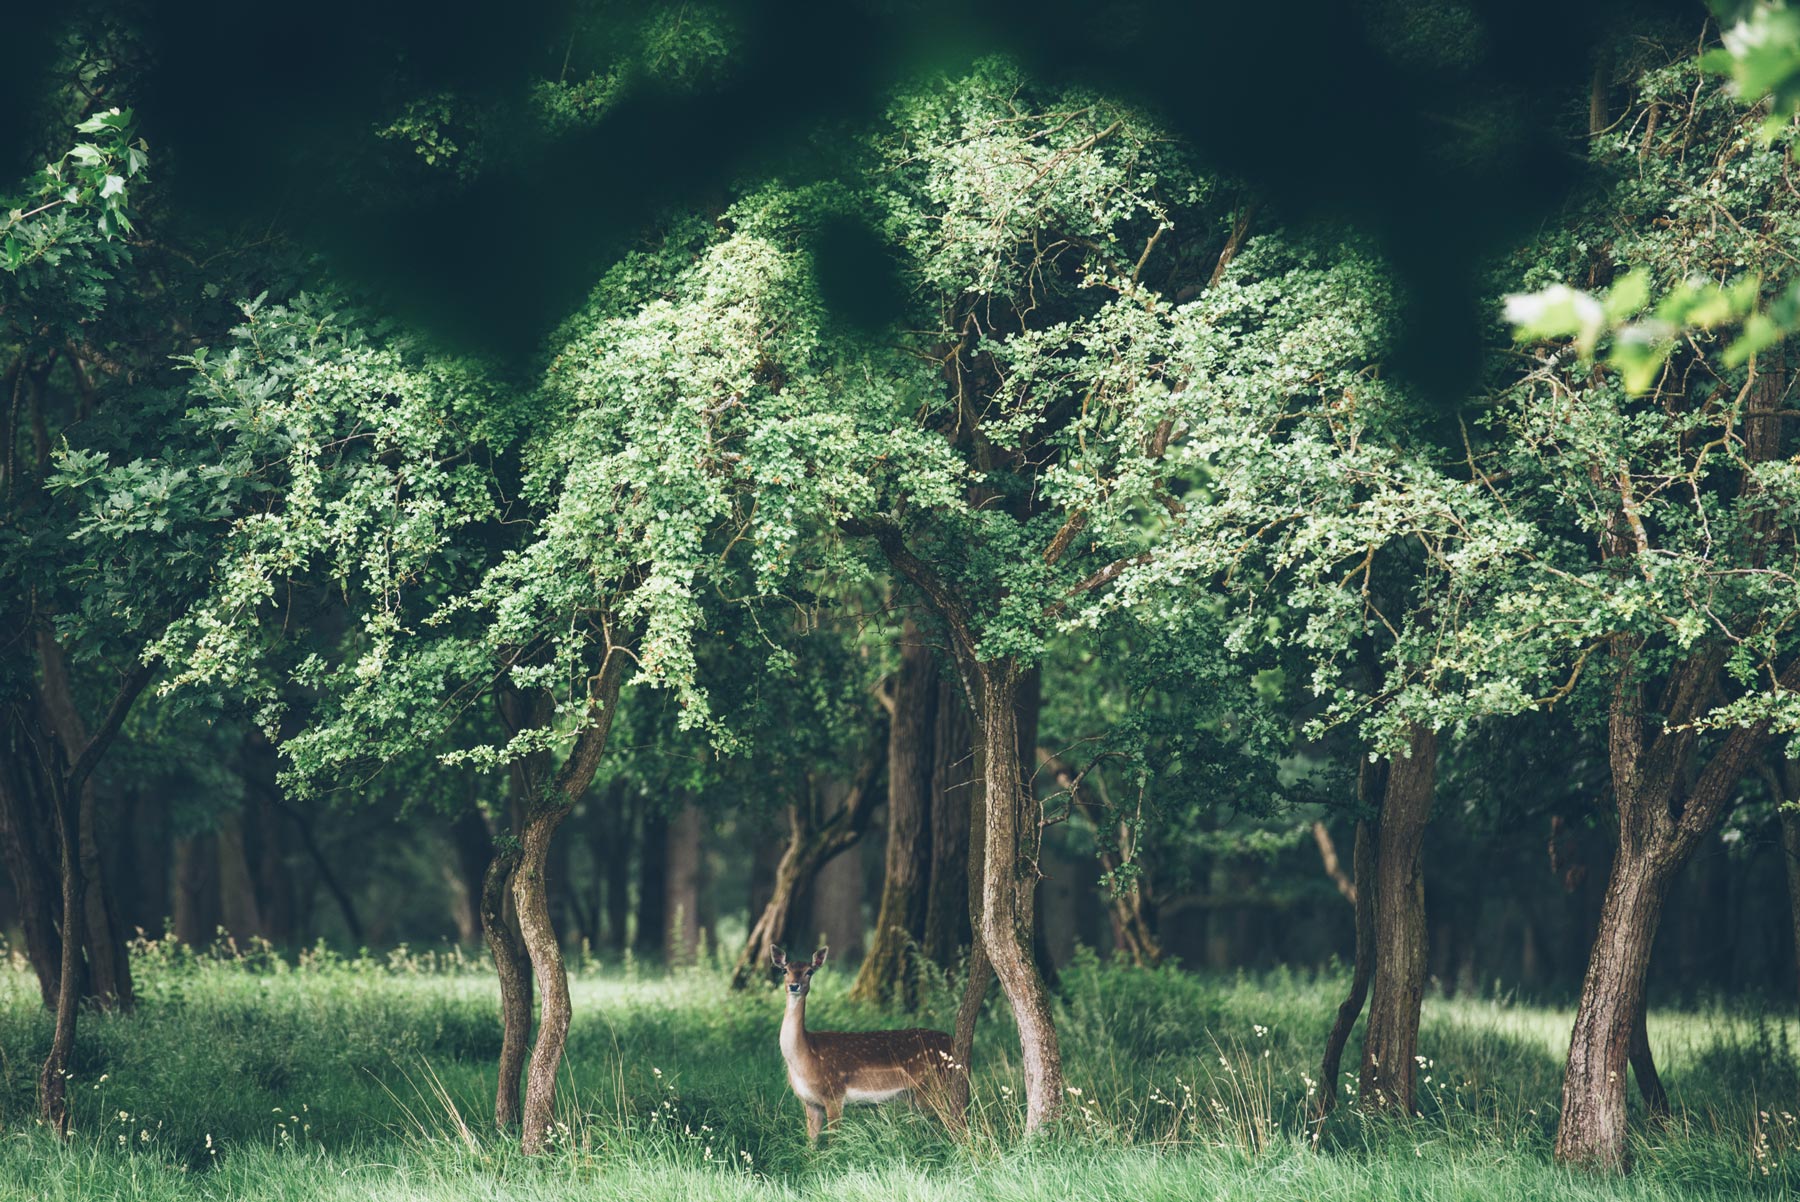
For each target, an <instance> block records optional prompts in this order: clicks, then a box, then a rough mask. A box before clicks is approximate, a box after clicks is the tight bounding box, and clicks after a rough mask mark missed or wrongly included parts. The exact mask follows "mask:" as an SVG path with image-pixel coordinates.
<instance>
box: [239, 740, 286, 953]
mask: <svg viewBox="0 0 1800 1202" xmlns="http://www.w3.org/2000/svg"><path fill="white" fill-rule="evenodd" d="M243 764H244V768H243V772H244V779H245V781H246V783H247V784H248V785H249V786H250V787H249V788H248V789H247V790H246V793H247V795H246V797H245V799H244V811H243V814H244V840H245V842H244V851H245V854H246V859H247V862H248V863H249V864H250V865H251V866H252V871H251V882H252V885H253V896H254V898H255V900H256V908H257V914H258V917H259V918H260V920H261V925H260V928H259V930H260V932H261V934H262V935H263V937H264V938H266V939H267V940H269V942H271V943H273V944H275V945H276V946H277V947H284V946H287V945H288V944H290V943H292V942H293V939H294V927H295V919H296V915H295V910H296V906H295V896H294V880H293V874H292V873H291V872H290V871H289V870H288V846H289V844H288V840H287V839H286V838H284V837H283V836H285V835H286V834H287V825H288V823H287V816H286V814H285V812H284V810H283V807H282V804H281V786H280V783H279V782H278V780H277V771H278V768H279V766H280V765H279V760H278V758H277V754H276V750H275V747H274V745H273V744H271V743H270V742H269V740H268V738H267V737H266V736H264V734H263V732H262V731H260V730H255V729H254V728H253V729H252V731H251V733H250V734H249V735H247V736H246V737H245V740H244V748H243Z"/></svg>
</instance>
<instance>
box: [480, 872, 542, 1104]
mask: <svg viewBox="0 0 1800 1202" xmlns="http://www.w3.org/2000/svg"><path fill="white" fill-rule="evenodd" d="M518 863H519V852H518V849H517V847H510V848H508V849H505V850H496V851H495V852H494V854H493V858H492V859H490V860H489V861H488V866H487V871H486V872H484V873H483V874H482V879H481V936H482V940H483V941H484V942H485V943H486V944H487V948H488V953H489V954H490V955H491V956H493V958H494V973H495V975H496V976H498V977H499V978H500V1026H501V1034H500V1083H499V1085H498V1087H496V1089H495V1090H494V1125H495V1126H497V1127H499V1128H501V1129H502V1130H509V1129H511V1128H513V1127H516V1126H518V1125H519V1119H520V1115H521V1112H520V1109H519V1074H520V1072H521V1071H523V1070H524V1068H525V1051H526V1048H527V1047H528V1046H529V1044H530V1041H531V965H530V961H529V960H528V959H527V958H526V954H525V941H524V940H523V939H521V938H520V937H519V933H518V931H517V930H515V929H514V927H513V925H512V923H511V922H509V921H508V919H507V913H506V899H507V896H508V891H509V890H510V888H511V885H512V875H513V870H514V868H515V867H517V865H518Z"/></svg>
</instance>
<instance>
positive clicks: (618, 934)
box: [594, 776, 633, 954]
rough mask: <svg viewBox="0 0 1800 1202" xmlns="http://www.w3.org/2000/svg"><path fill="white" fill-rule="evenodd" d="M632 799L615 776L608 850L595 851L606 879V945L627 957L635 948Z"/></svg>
mask: <svg viewBox="0 0 1800 1202" xmlns="http://www.w3.org/2000/svg"><path fill="white" fill-rule="evenodd" d="M632 809H633V805H632V796H631V791H630V789H629V788H627V787H626V781H625V778H624V777H622V776H615V777H614V778H613V779H612V781H611V782H610V783H609V784H608V785H607V787H606V815H605V827H604V828H603V829H604V830H605V831H606V835H607V840H606V847H605V848H603V849H602V848H598V847H597V848H595V849H594V853H595V858H596V859H598V860H600V861H601V862H602V864H603V865H604V867H603V870H602V871H603V874H604V876H605V879H606V941H607V946H608V947H610V948H612V950H613V951H615V952H619V953H621V954H622V953H623V952H624V951H625V949H626V948H628V947H630V946H631V942H630V932H629V931H628V930H627V928H628V927H629V926H630V923H631V826H632V823H631V817H632Z"/></svg>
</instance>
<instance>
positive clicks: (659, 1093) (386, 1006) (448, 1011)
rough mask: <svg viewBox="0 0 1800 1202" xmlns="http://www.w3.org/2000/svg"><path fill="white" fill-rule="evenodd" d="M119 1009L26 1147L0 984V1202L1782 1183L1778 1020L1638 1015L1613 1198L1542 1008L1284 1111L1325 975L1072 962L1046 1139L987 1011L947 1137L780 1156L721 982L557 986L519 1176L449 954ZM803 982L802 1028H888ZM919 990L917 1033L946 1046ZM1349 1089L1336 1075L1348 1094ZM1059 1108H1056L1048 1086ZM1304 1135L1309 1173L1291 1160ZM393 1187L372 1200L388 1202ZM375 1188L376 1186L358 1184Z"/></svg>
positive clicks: (936, 1003) (1788, 1055) (259, 973)
mask: <svg viewBox="0 0 1800 1202" xmlns="http://www.w3.org/2000/svg"><path fill="white" fill-rule="evenodd" d="M136 962H137V964H138V965H139V967H140V969H141V976H140V982H141V990H142V1003H141V1007H140V1010H139V1012H138V1013H137V1014H136V1015H133V1016H129V1017H119V1016H113V1015H95V1016H93V1017H92V1018H91V1019H90V1020H89V1021H88V1022H87V1024H86V1025H85V1026H84V1032H83V1039H82V1041H81V1043H80V1044H79V1045H78V1046H79V1048H80V1054H79V1057H78V1059H77V1061H76V1066H75V1080H74V1082H73V1085H74V1089H73V1090H72V1094H73V1096H74V1098H75V1099H76V1101H75V1132H76V1138H75V1140H74V1141H73V1143H72V1144H71V1145H70V1146H69V1147H67V1148H64V1147H61V1146H59V1145H58V1144H57V1143H56V1142H55V1141H54V1140H53V1139H51V1138H50V1137H49V1136H48V1135H47V1134H46V1133H44V1132H41V1131H38V1130H37V1129H35V1126H34V1123H33V1120H32V1118H31V1115H32V1088H33V1074H34V1069H35V1064H36V1061H37V1059H38V1058H39V1057H40V1056H41V1055H42V1052H43V1049H44V1047H45V1045H46V1043H47V1040H48V1038H49V1026H50V1024H49V1018H48V1016H47V1015H46V1014H45V1012H44V1011H43V1010H42V1009H41V1007H40V1006H39V1004H38V1000H37V996H36V991H35V988H34V987H33V985H32V982H31V980H30V978H29V977H28V976H27V975H26V974H24V973H22V972H18V971H12V972H7V973H4V974H0V1122H3V1123H4V1129H5V1134H4V1135H0V1198H13V1197H20V1198H38V1197H43V1198H76V1197H80V1198H84V1199H88V1198H95V1197H122V1198H174V1197H184V1198H185V1197H217V1198H226V1197H231V1198H235V1197H253V1198H257V1199H265V1198H289V1197H291V1198H303V1197H304V1198H313V1197H344V1198H352V1197H354V1198H365V1197H370V1196H376V1197H388V1196H393V1197H425V1198H439V1197H483V1198H489V1197H497V1196H498V1197H520V1198H535V1197H546V1198H548V1197H557V1196H563V1193H564V1191H566V1190H569V1189H576V1188H578V1189H580V1190H581V1192H582V1193H583V1194H584V1195H587V1194H591V1195H592V1196H596V1197H599V1196H607V1197H614V1196H624V1197H633V1196H637V1197H647V1198H648V1197H676V1196H680V1197H686V1198H692V1199H702V1198H713V1197H740V1196H756V1197H788V1196H831V1197H833V1198H859V1197H867V1198H891V1197H919V1198H935V1197H940V1196H942V1197H957V1198H968V1197H1019V1198H1024V1197H1061V1198H1087V1197H1095V1198H1099V1197H1106V1198H1127V1197H1128V1198H1146V1197H1161V1196H1167V1197H1207V1198H1210V1197H1220V1196H1224V1197H1239V1196H1246V1197H1255V1196H1282V1197H1302V1196H1304V1197H1320V1196H1326V1195H1330V1196H1334V1197H1375V1196H1381V1197H1432V1198H1438V1197H1460V1196H1467V1197H1471V1198H1473V1197H1482V1198H1489V1197H1502V1196H1504V1197H1535V1196H1545V1195H1548V1194H1552V1193H1554V1194H1556V1195H1557V1196H1566V1197H1576V1196H1580V1197H1590V1196H1591V1197H1608V1198H1613V1197H1619V1198H1638V1197H1643V1198H1653V1197H1672V1196H1685V1195H1687V1194H1689V1193H1690V1192H1693V1191H1695V1190H1705V1191H1712V1192H1720V1193H1749V1194H1758V1195H1768V1196H1775V1195H1778V1194H1780V1193H1782V1192H1784V1191H1788V1190H1792V1189H1794V1188H1796V1187H1800V1123H1797V1121H1796V1119H1795V1117H1794V1111H1795V1110H1796V1109H1797V1108H1800V1097H1797V1096H1796V1094H1797V1089H1796V1084H1797V1082H1800V1059H1797V1057H1796V1054H1795V1046H1794V1040H1795V1035H1796V1032H1795V1026H1794V1023H1793V1021H1792V1020H1791V1019H1787V1018H1784V1017H1780V1016H1775V1015H1772V1014H1770V1013H1768V1012H1766V1011H1763V1010H1758V1009H1746V1010H1743V1011H1731V1010H1727V1009H1725V1008H1723V1007H1715V1008H1713V1009H1710V1010H1706V1011H1703V1012H1679V1013H1677V1012H1667V1013H1661V1012H1659V1013H1658V1014H1657V1015H1656V1016H1655V1018H1654V1019H1653V1021H1652V1026H1651V1030H1652V1037H1653V1039H1654V1040H1655V1041H1656V1044H1657V1051H1658V1052H1659V1054H1660V1056H1661V1059H1662V1064H1663V1065H1664V1069H1665V1073H1666V1077H1667V1080H1668V1081H1669V1083H1670V1085H1671V1087H1672V1089H1673V1092H1674V1096H1675V1103H1676V1114H1675V1117H1674V1119H1673V1120H1672V1122H1671V1123H1670V1125H1669V1126H1668V1127H1667V1128H1666V1129H1665V1130H1662V1131H1660V1132H1652V1133H1651V1134H1650V1135H1648V1136H1647V1137H1646V1138H1645V1139H1644V1140H1643V1141H1642V1144H1641V1146H1640V1147H1639V1148H1638V1149H1636V1157H1637V1164H1638V1171H1637V1173H1636V1174H1635V1175H1634V1176H1633V1177H1632V1178H1631V1179H1629V1180H1627V1181H1624V1182H1593V1181H1585V1180H1583V1181H1579V1182H1578V1181H1577V1180H1576V1179H1575V1178H1572V1177H1569V1176H1567V1175H1566V1174H1565V1173H1564V1172H1563V1171H1562V1170H1559V1169H1557V1168H1555V1167H1553V1166H1552V1165H1551V1163H1550V1156H1549V1154H1550V1143H1551V1139H1552V1136H1553V1134H1554V1130H1555V1118H1556V1115H1555V1104H1556V1098H1557V1088H1558V1083H1559V1076H1560V1058H1561V1051H1562V1045H1563V1044H1564V1043H1565V1042H1566V1040H1567V1032H1568V1021H1569V1020H1568V1015H1567V1014H1566V1013H1564V1012H1561V1011H1556V1010H1551V1009H1545V1008H1539V1007H1533V1006H1525V1005H1519V1004H1515V1003H1513V1002H1511V1001H1509V1000H1506V999H1483V998H1470V997H1465V998H1457V999H1455V1000H1449V1001H1445V1000H1433V1001H1432V1002H1430V1003H1429V1004H1428V1005H1427V1007H1426V1018H1425V1028H1424V1035H1423V1038H1422V1042H1421V1048H1422V1054H1423V1055H1424V1056H1425V1057H1426V1058H1427V1059H1426V1061H1425V1063H1423V1064H1422V1065H1421V1081H1422V1086H1421V1099H1422V1106H1423V1109H1424V1112H1425V1113H1424V1114H1423V1116H1422V1117H1421V1118H1419V1119H1417V1120H1414V1121H1411V1122H1392V1121H1382V1122H1371V1121H1368V1120H1365V1119H1363V1118H1361V1117H1360V1116H1359V1115H1358V1114H1357V1113H1356V1111H1355V1110H1354V1108H1353V1107H1343V1108H1340V1110H1339V1112H1338V1114H1337V1115H1336V1116H1335V1117H1334V1118H1333V1119H1332V1120H1331V1122H1330V1123H1328V1124H1327V1126H1326V1128H1325V1129H1324V1130H1322V1131H1320V1130H1317V1129H1315V1128H1314V1127H1312V1126H1311V1125H1310V1124H1309V1123H1308V1121H1307V1115H1308V1111H1309V1108H1310V1104H1311V1099H1312V1097H1313V1090H1314V1089H1315V1088H1316V1083H1315V1082H1314V1081H1313V1079H1312V1078H1313V1075H1314V1074H1316V1073H1317V1059H1318V1050H1319V1045H1320V1042H1321V1039H1322V1036H1323V1032H1324V1030H1325V1028H1326V1026H1327V1020H1328V1017H1329V1014H1330V1012H1331V1009H1332V1007H1333V1006H1335V1004H1336V1002H1337V1000H1338V999H1337V996H1336V994H1337V990H1338V989H1339V988H1340V987H1341V983H1340V982H1338V981H1337V980H1335V979H1333V978H1329V977H1327V978H1314V977H1311V976H1307V975H1302V974H1295V973H1287V972H1283V973H1277V974H1273V975H1269V976H1265V977H1261V978H1256V979H1246V978H1242V977H1240V978H1237V979H1224V978H1210V977H1203V976H1196V975H1192V974H1188V973H1184V972H1180V971H1177V970H1165V971H1155V972H1147V971H1142V970H1134V969H1123V968H1118V967H1113V966H1111V965H1104V964H1101V963H1100V962H1098V961H1097V960H1096V959H1094V958H1093V957H1092V956H1088V955H1083V956H1080V957H1078V958H1077V960H1076V962H1075V963H1074V964H1073V965H1071V966H1070V967H1069V968H1068V970H1067V971H1066V972H1065V973H1064V977H1063V1000H1062V1003H1061V1005H1062V1014H1061V1016H1060V1019H1061V1025H1062V1031H1063V1033H1064V1040H1065V1042H1064V1048H1065V1054H1066V1055H1067V1057H1068V1067H1069V1089H1070V1097H1069V1099H1068V1100H1069V1102H1070V1105H1069V1107H1068V1113H1067V1115H1066V1116H1065V1118H1064V1120H1063V1122H1062V1126H1061V1129H1060V1130H1059V1131H1058V1132H1057V1133H1056V1135H1055V1136H1054V1137H1053V1138H1051V1139H1049V1140H1045V1141H1038V1142H1036V1143H1026V1142H1024V1141H1022V1140H1020V1139H1019V1134H1020V1132H1021V1131H1022V1128H1023V1123H1024V1099H1023V1097H1022V1091H1021V1089H1020V1084H1019V1079H1018V1071H1017V1068H1018V1066H1017V1055H1018V1048H1017V1042H1016V1037H1015V1036H1013V1035H1012V1032H1011V1029H1010V1024H1009V1023H1008V1022H1007V1021H1006V1019H1005V1016H1004V1011H1003V1009H1002V1008H1000V1007H998V1006H993V1007H990V1011H991V1013H990V1017H989V1019H988V1021H987V1023H986V1025H984V1027H983V1028H982V1030H981V1033H980V1039H979V1043H978V1047H977V1064H978V1070H979V1071H978V1073H977V1079H976V1084H975V1104H974V1111H973V1114H972V1123H971V1128H972V1134H971V1136H970V1138H969V1139H967V1140H966V1141H962V1142H958V1141H955V1140H952V1139H951V1138H949V1137H948V1136H947V1135H946V1134H945V1133H944V1132H943V1131H942V1130H941V1129H940V1128H938V1127H937V1126H936V1125H935V1124H934V1123H933V1121H932V1120H930V1119H928V1118H927V1117H925V1116H924V1115H923V1114H921V1113H917V1112H914V1111H911V1110H909V1109H906V1108H904V1107H884V1108H880V1109H876V1110H869V1109H853V1110H852V1111H851V1112H850V1113H849V1115H848V1117H847V1118H846V1120H845V1122H844V1124H843V1126H842V1128H841V1129H840V1130H839V1131H838V1132H837V1134H836V1135H835V1136H834V1137H833V1138H832V1139H831V1140H830V1141H829V1143H828V1144H827V1146H826V1147H824V1148H823V1149H821V1150H817V1151H815V1150H813V1149H811V1148H809V1147H808V1146H807V1144H806V1142H805V1139H804V1131H803V1125H802V1117H801V1112H800V1107H799V1104H798V1103H797V1102H796V1101H795V1100H794V1099H793V1097H792V1095H791V1094H790V1093H789V1092H788V1089H787V1085H786V1081H785V1078H784V1075H783V1072H782V1068H781V1060H780V1055H779V1052H778V1051H777V1045H776V1031H777V1027H778V1024H779V1021H780V1015H781V1008H780V1006H779V1005H778V1003H777V1000H776V999H775V998H774V997H773V996H772V995H771V994H768V993H765V992H762V991H754V990H753V991H751V992H750V993H748V994H733V993H731V992H730V991H729V990H728V989H727V988H726V987H725V971H724V969H723V968H722V967H718V966H712V965H708V966H705V967H701V968H697V969H693V970H687V971H683V972H678V973H675V974H673V975H665V974H663V973H662V972H660V971H649V970H643V969H640V968H639V966H636V965H631V964H626V965H604V966H602V965H594V964H588V965H586V966H585V967H584V968H582V969H581V970H580V971H578V972H577V974H576V976H575V979H574V982H573V988H574V991H575V1003H576V1005H575V1013H576V1021H575V1026H574V1029H573V1031H572V1033H571V1037H570V1043H569V1057H568V1064H567V1066H566V1069H565V1076H564V1078H563V1087H562V1089H561V1090H560V1092H559V1106H560V1123H561V1125H560V1127H559V1129H558V1131H557V1133H556V1138H555V1139H554V1141H553V1144H554V1147H553V1149H552V1151H551V1152H550V1154H549V1155H547V1156H545V1157H542V1158H538V1159H536V1160H527V1159H525V1158H524V1157H522V1156H521V1155H519V1153H518V1152H517V1149H516V1145H514V1144H513V1143H512V1142H511V1141H508V1140H504V1139H500V1138H497V1137H496V1136H494V1135H492V1134H490V1131H489V1124H488V1121H487V1119H488V1115H489V1112H490V1108H491V1104H492V1089H493V1073H494V1055H495V1052H496V1051H497V1049H498V1039H499V1022H498V1017H497V1014H496V1003H495V995H494V983H493V981H492V979H491V977H490V976H489V975H488V974H487V973H486V972H485V971H483V969H482V966H481V965H480V964H479V963H477V962H472V961H470V960H469V959H467V958H465V957H463V956H461V955H460V954H458V953H456V952H454V951H450V952H424V953H420V952H412V951H407V950H404V949H402V950H401V951H398V952H395V953H391V954H389V955H385V956H373V955H365V956H361V957H355V958H343V957H339V956H336V955H332V954H328V953H317V954H307V955H304V956H302V957H301V958H300V960H299V962H298V963H291V962H288V961H285V960H282V959H281V958H279V957H277V956H274V955H271V954H268V953H267V952H266V951H265V950H260V949H253V950H251V951H250V952H248V953H246V954H244V955H241V956H233V955H230V954H223V953H220V954H196V953H195V952H193V951H191V950H190V949H186V948H183V947H180V946H178V945H175V944H173V943H159V944H153V945H150V946H148V947H146V948H143V949H140V951H139V953H138V956H137V961H136ZM849 980H850V976H849V974H848V973H839V974H833V975H831V976H829V977H827V978H821V984H820V987H819V989H818V990H817V992H816V995H815V1003H816V1004H815V1006H814V1014H813V1020H814V1024H815V1025H816V1026H818V1027H820V1028H824V1029H829V1028H844V1027H857V1026H879V1025H894V1024H897V1023H899V1022H901V1021H902V1020H901V1019H900V1018H899V1017H897V1016H894V1015H885V1014H881V1013H877V1012H873V1011H869V1010H866V1009H863V1008H859V1007H857V1006H855V1005H853V1004H852V1003H850V1002H849V1001H848V1000H847V999H846V997H845V992H846V990H847V989H848V985H849ZM953 1005H954V990H953V988H951V983H949V982H943V981H938V982H935V983H934V988H933V991H932V994H931V997H930V1000H929V1002H928V1006H927V1009H928V1016H927V1019H926V1021H930V1022H935V1023H938V1024H940V1025H947V1023H948V1016H949V1012H950V1010H951V1009H952V1008H953ZM1351 1085H1352V1087H1353V1086H1354V1081H1353V1080H1352V1081H1351ZM1077 1091H1079V1092H1077ZM1315 1142H1316V1151H1315V1149H1314V1145H1315ZM395 1183H398V1184H395ZM384 1190H390V1191H391V1192H383V1191H384Z"/></svg>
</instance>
